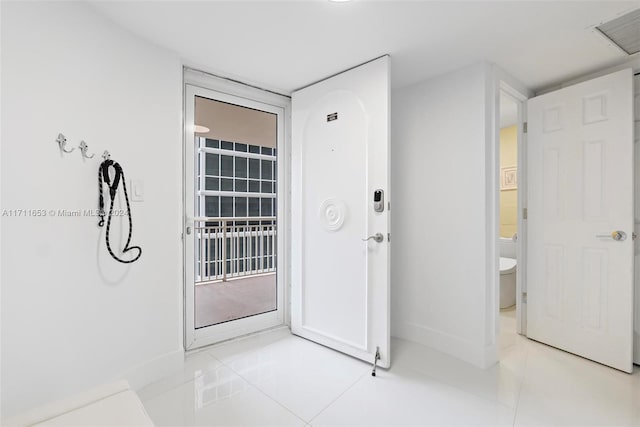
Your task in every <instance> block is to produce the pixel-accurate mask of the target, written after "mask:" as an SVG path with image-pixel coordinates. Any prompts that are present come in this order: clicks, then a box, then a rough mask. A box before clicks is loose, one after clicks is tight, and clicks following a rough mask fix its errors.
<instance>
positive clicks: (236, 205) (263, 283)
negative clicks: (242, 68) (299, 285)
mask: <svg viewBox="0 0 640 427" xmlns="http://www.w3.org/2000/svg"><path fill="white" fill-rule="evenodd" d="M234 115H235V116H236V117H239V118H241V119H240V120H237V121H234V120H224V121H223V120H222V117H233V116H234ZM195 121H196V122H197V123H199V124H202V125H207V126H208V127H210V128H211V131H212V133H211V135H216V134H218V135H225V137H224V139H226V141H225V140H222V139H220V138H218V139H216V138H204V137H198V138H196V144H197V146H196V147H195V148H196V151H195V153H194V154H195V156H196V157H195V159H194V160H196V163H197V165H196V168H195V170H196V171H198V172H197V176H198V177H199V181H198V185H203V186H204V188H203V189H205V190H207V191H209V192H221V191H224V192H228V194H229V195H228V196H226V195H225V196H222V195H220V194H219V193H212V194H216V195H215V196H209V195H204V194H202V193H196V194H195V196H196V200H195V202H196V203H195V205H196V212H197V215H206V216H209V217H212V218H215V219H212V220H210V221H207V222H206V225H207V227H209V228H208V229H207V230H206V231H205V230H204V229H202V228H200V229H199V230H198V232H197V234H196V233H194V234H195V236H194V237H195V239H194V240H195V241H194V245H195V248H194V249H195V251H194V252H195V254H196V259H194V260H193V268H194V269H197V271H196V275H195V280H196V286H195V295H194V300H195V301H194V303H195V304H194V305H195V313H194V315H195V316H194V317H195V327H196V329H198V328H204V327H208V326H210V325H216V324H220V323H223V322H228V321H233V320H235V319H239V318H243V317H249V316H254V315H258V314H261V313H266V312H269V311H273V310H275V309H276V308H277V290H276V264H275V260H276V253H275V250H274V249H273V248H274V244H275V239H276V238H277V233H276V232H275V230H273V229H270V228H267V227H265V221H262V220H257V219H255V218H256V217H259V216H261V215H267V216H271V215H273V212H274V206H275V200H274V199H271V198H269V197H267V198H265V199H264V200H263V199H261V198H260V197H246V196H243V195H240V194H246V193H248V192H250V193H251V194H252V195H254V196H257V195H258V194H259V193H262V192H264V193H265V194H273V191H274V190H275V182H274V181H275V174H274V171H275V169H274V161H272V160H268V159H269V157H265V156H271V155H275V149H274V148H272V146H273V145H275V143H276V142H277V141H276V139H277V116H276V115H274V114H271V113H267V112H264V111H259V110H255V109H250V108H245V107H242V106H240V105H233V104H230V103H225V102H220V101H216V100H212V99H207V98H203V97H196V100H195ZM256 130H259V132H254V131H256ZM263 145H264V146H263ZM203 147H207V148H209V149H219V150H224V155H220V154H219V153H205V152H203V151H199V150H198V149H201V148H203ZM247 153H252V154H251V155H254V156H255V155H259V156H260V157H264V161H263V160H262V159H261V158H255V159H248V158H247V155H248V154H247ZM256 157H258V156H256ZM194 190H195V189H194ZM247 216H250V217H254V219H253V220H251V221H238V220H237V218H243V217H247ZM219 217H223V218H225V219H226V221H223V220H219V219H217V218H219ZM223 224H227V226H226V227H224V228H223ZM249 224H250V225H249ZM203 233H204V234H203ZM251 233H254V236H251ZM223 234H224V235H225V236H226V238H225V239H224V240H223ZM258 234H259V235H260V236H262V237H260V238H256V237H255V236H256V235H258ZM201 237H204V238H206V239H208V247H207V249H208V250H205V251H204V253H202V254H200V244H201V243H203V242H202V241H201V240H199V238H201ZM204 243H205V244H207V243H206V242H204ZM223 248H224V249H226V250H224V251H223ZM271 251H274V253H271ZM223 253H224V254H225V255H226V257H225V256H223ZM200 255H201V256H202V257H200ZM200 267H204V273H203V274H201V271H200ZM223 270H224V272H223ZM265 273H266V274H265ZM258 274H259V275H258ZM225 278H226V279H233V281H230V280H229V281H228V282H223V280H224V279H225ZM231 284H232V286H228V285H231Z"/></svg>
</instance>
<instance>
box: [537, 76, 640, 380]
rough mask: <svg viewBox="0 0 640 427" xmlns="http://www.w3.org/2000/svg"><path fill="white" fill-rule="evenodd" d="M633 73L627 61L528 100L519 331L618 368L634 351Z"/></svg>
mask: <svg viewBox="0 0 640 427" xmlns="http://www.w3.org/2000/svg"><path fill="white" fill-rule="evenodd" d="M632 77H633V76H632V72H631V70H630V69H627V70H623V71H619V72H616V73H613V74H609V75H606V76H604V77H600V78H596V79H593V80H590V81H587V82H584V83H580V84H577V85H574V86H570V87H567V88H564V89H561V90H557V91H555V92H551V93H548V94H545V95H541V96H538V97H536V98H533V99H531V100H529V103H528V123H529V125H528V128H529V129H528V130H529V132H528V164H527V173H528V180H527V183H528V201H527V208H528V219H527V227H528V236H529V238H528V242H527V254H528V259H527V261H528V267H527V313H528V315H527V335H528V336H529V337H530V338H532V339H534V340H537V341H541V342H543V343H546V344H549V345H552V346H554V347H558V348H560V349H563V350H566V351H569V352H571V353H574V354H577V355H580V356H583V357H586V358H588V359H591V360H594V361H596V362H599V363H602V364H605V365H608V366H612V367H614V368H617V369H620V370H622V371H625V372H631V371H632V351H633V239H632V235H633V230H634V195H633V159H634V155H633V81H632ZM618 232H619V233H618Z"/></svg>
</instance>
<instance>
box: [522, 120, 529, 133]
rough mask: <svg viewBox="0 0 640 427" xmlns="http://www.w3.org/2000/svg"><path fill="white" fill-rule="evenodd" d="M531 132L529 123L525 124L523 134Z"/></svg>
mask: <svg viewBox="0 0 640 427" xmlns="http://www.w3.org/2000/svg"><path fill="white" fill-rule="evenodd" d="M527 132H529V123H527V122H524V123H522V133H527Z"/></svg>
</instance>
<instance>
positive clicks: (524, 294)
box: [522, 292, 527, 304]
mask: <svg viewBox="0 0 640 427" xmlns="http://www.w3.org/2000/svg"><path fill="white" fill-rule="evenodd" d="M522 302H523V303H524V304H526V303H527V293H526V292H523V293H522Z"/></svg>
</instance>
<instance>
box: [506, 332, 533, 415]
mask: <svg viewBox="0 0 640 427" xmlns="http://www.w3.org/2000/svg"><path fill="white" fill-rule="evenodd" d="M526 348H527V352H526V354H525V358H524V365H523V367H522V379H521V380H520V387H518V397H517V398H516V407H515V408H514V411H513V423H512V424H511V425H512V427H515V425H516V420H517V419H518V406H519V405H520V395H521V394H522V389H523V388H524V381H525V379H526V378H527V365H528V363H529V350H531V349H530V348H529V343H527V347H526Z"/></svg>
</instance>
